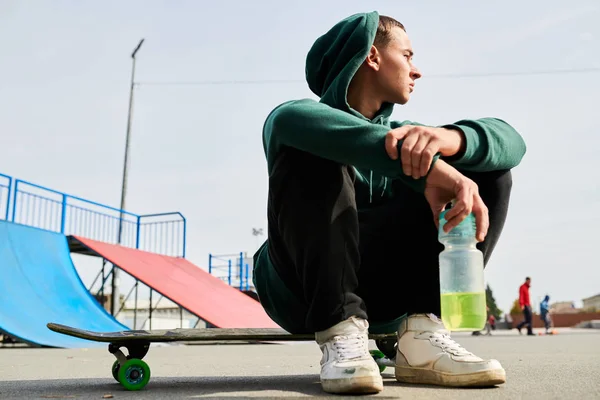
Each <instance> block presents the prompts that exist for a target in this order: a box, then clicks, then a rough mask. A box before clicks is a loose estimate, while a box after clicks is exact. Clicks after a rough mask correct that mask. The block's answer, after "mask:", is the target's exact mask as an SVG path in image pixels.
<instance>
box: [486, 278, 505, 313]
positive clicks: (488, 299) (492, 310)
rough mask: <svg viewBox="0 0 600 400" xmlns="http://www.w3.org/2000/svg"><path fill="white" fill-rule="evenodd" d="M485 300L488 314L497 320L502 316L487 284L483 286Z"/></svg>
mask: <svg viewBox="0 0 600 400" xmlns="http://www.w3.org/2000/svg"><path fill="white" fill-rule="evenodd" d="M485 302H486V304H487V306H488V307H489V309H490V314H491V315H493V316H494V317H496V320H499V319H500V318H501V317H502V310H501V309H499V308H498V305H497V304H496V299H494V295H493V293H492V288H490V285H489V284H488V285H487V287H486V288H485Z"/></svg>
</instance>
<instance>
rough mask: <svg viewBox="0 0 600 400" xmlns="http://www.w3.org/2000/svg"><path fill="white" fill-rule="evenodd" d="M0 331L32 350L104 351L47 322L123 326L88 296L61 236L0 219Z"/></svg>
mask: <svg viewBox="0 0 600 400" xmlns="http://www.w3.org/2000/svg"><path fill="white" fill-rule="evenodd" d="M0 274H1V275H0V331H1V332H2V333H5V334H8V335H11V336H13V337H15V338H17V339H19V340H21V341H23V342H26V343H28V344H30V345H34V346H47V347H66V348H81V347H106V346H105V344H103V343H96V342H92V341H88V340H83V339H78V338H72V337H69V336H65V335H61V334H58V333H55V332H52V331H51V330H49V329H48V328H47V327H46V324H47V323H48V322H56V323H60V324H64V325H70V326H75V327H78V328H82V329H90V330H95V331H119V330H127V329H128V328H127V327H126V326H124V325H122V324H121V323H119V322H118V321H116V320H115V319H114V318H113V317H112V316H111V315H110V314H109V313H108V312H106V311H105V310H104V309H103V308H102V307H101V306H100V304H99V303H98V302H97V301H96V299H94V297H92V295H91V294H90V293H89V292H88V290H87V289H86V287H85V286H84V285H83V282H82V281H81V279H80V278H79V275H78V273H77V270H76V269H75V266H74V265H73V261H72V260H71V255H70V251H69V246H68V241H67V238H66V236H64V235H62V234H60V233H54V232H50V231H46V230H42V229H38V228H32V227H29V226H25V225H19V224H15V223H10V222H6V221H0Z"/></svg>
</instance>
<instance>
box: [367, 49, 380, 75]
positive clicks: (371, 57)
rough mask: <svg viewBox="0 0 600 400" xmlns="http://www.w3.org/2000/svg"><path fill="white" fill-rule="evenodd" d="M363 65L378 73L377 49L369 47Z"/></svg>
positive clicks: (378, 58)
mask: <svg viewBox="0 0 600 400" xmlns="http://www.w3.org/2000/svg"><path fill="white" fill-rule="evenodd" d="M365 64H366V65H367V66H368V67H369V68H372V69H373V70H375V71H379V67H380V65H381V53H380V52H379V50H377V47H375V46H371V50H369V54H367V58H366V59H365Z"/></svg>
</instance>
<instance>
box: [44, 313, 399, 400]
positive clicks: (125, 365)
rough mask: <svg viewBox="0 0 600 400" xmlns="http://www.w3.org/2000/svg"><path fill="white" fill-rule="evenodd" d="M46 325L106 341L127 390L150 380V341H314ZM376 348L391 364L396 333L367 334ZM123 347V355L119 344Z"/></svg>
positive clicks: (285, 335)
mask: <svg viewBox="0 0 600 400" xmlns="http://www.w3.org/2000/svg"><path fill="white" fill-rule="evenodd" d="M47 327H48V329H50V330H52V331H54V332H57V333H60V334H63V335H68V336H73V337H77V338H80V339H86V340H91V341H95V342H105V343H108V351H109V352H110V353H112V354H113V355H114V356H115V357H116V358H117V360H116V361H115V362H114V364H113V366H112V375H113V377H114V378H115V380H117V382H119V383H121V385H123V387H124V388H125V389H127V390H140V389H142V388H144V387H145V386H146V384H147V383H148V382H149V380H150V367H148V364H146V363H145V362H144V361H142V359H143V358H144V357H145V356H146V354H147V353H148V350H149V349H150V343H158V342H202V341H205V342H209V341H248V342H280V341H314V340H315V335H314V334H291V333H289V332H287V331H285V330H283V329H278V328H197V329H196V328H193V329H190V328H176V329H162V330H158V329H157V330H126V331H116V332H95V331H90V330H85V329H79V328H75V327H71V326H67V325H61V324H56V323H48V324H47ZM369 339H372V340H375V342H376V343H377V346H378V348H380V349H381V350H383V351H384V352H385V354H388V357H386V355H385V354H384V352H382V351H380V350H371V356H372V357H373V358H374V359H375V361H376V362H377V364H378V365H379V370H380V371H381V372H383V370H384V369H385V367H387V366H394V361H393V360H391V358H393V357H389V355H390V354H395V350H394V345H395V342H396V333H381V334H373V333H370V334H369ZM123 347H125V348H126V349H127V352H128V354H127V355H125V354H124V353H123V352H122V351H121V348H123Z"/></svg>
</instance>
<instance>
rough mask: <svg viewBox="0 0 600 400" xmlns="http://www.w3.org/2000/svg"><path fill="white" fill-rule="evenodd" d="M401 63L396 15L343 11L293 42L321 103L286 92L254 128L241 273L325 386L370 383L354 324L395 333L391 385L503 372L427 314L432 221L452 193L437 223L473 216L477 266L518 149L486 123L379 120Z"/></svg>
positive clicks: (462, 380) (400, 87)
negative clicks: (255, 201)
mask: <svg viewBox="0 0 600 400" xmlns="http://www.w3.org/2000/svg"><path fill="white" fill-rule="evenodd" d="M412 58H413V49H412V47H411V43H410V40H409V39H408V36H407V34H406V31H405V29H404V27H403V26H402V25H401V24H400V23H399V22H398V21H396V20H394V19H392V18H389V17H384V16H381V17H380V16H379V15H378V13H377V12H371V13H363V14H356V15H353V16H350V17H348V18H346V19H344V20H342V21H340V22H339V23H337V24H336V25H335V26H334V27H333V28H331V30H329V31H328V32H327V33H325V34H324V35H323V36H321V37H320V38H318V39H317V41H316V42H315V43H314V45H313V46H312V48H311V49H310V51H309V53H308V56H307V60H306V79H307V81H308V85H309V87H310V89H311V90H312V91H313V92H314V93H315V94H316V95H317V96H319V97H320V101H318V102H317V101H314V100H310V99H302V100H294V101H289V102H286V103H284V104H282V105H280V106H278V107H276V108H275V110H273V111H272V112H271V113H270V115H269V116H268V118H267V120H266V122H265V125H264V129H263V145H264V150H265V154H266V158H267V166H268V172H269V195H268V208H267V214H268V223H269V226H268V240H267V241H266V242H265V243H264V244H263V246H261V248H260V249H259V250H258V252H257V253H256V254H255V262H254V268H255V270H254V284H255V287H256V289H257V292H258V295H259V298H260V301H261V303H262V305H263V307H264V308H265V310H266V312H267V313H268V314H269V315H270V316H271V318H273V320H274V321H276V322H277V323H278V324H279V325H280V326H281V327H283V328H284V329H286V330H287V331H289V332H292V333H301V332H303V333H306V332H310V333H315V339H316V341H317V343H318V344H319V346H320V348H321V350H322V353H323V355H322V359H321V384H322V387H323V389H324V390H325V391H327V392H332V393H349V392H362V393H374V392H379V391H381V390H382V389H383V384H382V379H381V375H380V373H379V371H378V368H377V365H376V364H375V362H374V360H373V359H372V357H370V355H369V351H368V348H367V346H368V332H369V331H371V332H374V333H377V332H397V335H398V348H397V355H396V361H395V362H396V369H395V370H396V372H395V373H396V378H397V380H398V381H401V382H412V383H429V384H440V385H447V386H487V385H494V384H499V383H502V382H504V381H505V372H504V370H503V369H502V367H501V365H500V364H499V363H498V361H496V360H482V359H481V358H479V357H477V356H475V355H473V354H472V353H470V352H468V351H467V350H465V349H464V348H462V347H461V346H460V345H458V344H457V343H456V342H454V341H453V340H452V339H451V338H450V336H449V333H448V332H447V331H446V330H444V326H443V324H442V323H441V322H440V320H439V319H438V318H437V317H436V316H439V315H440V293H439V275H438V274H439V271H438V256H439V253H440V251H441V250H442V246H441V244H440V243H439V242H438V240H437V217H438V215H439V214H440V212H441V211H442V210H443V209H444V208H445V206H446V205H447V204H448V203H450V202H451V201H452V200H455V203H454V206H453V207H452V210H451V211H449V212H448V215H447V220H448V223H447V225H446V226H445V229H446V230H450V229H451V228H453V227H455V226H456V225H457V224H458V223H460V221H462V220H463V219H464V218H465V216H467V215H468V214H469V213H471V212H473V213H474V214H475V216H476V220H477V238H478V240H479V241H481V242H480V243H478V246H479V248H480V249H481V250H482V251H483V253H484V255H485V257H484V259H485V262H486V263H487V261H488V260H489V258H490V255H491V253H492V250H493V248H494V246H495V245H496V243H497V241H498V238H499V236H500V232H501V230H502V227H503V225H504V221H505V218H506V214H507V208H508V202H509V195H510V190H511V183H512V182H511V174H510V169H511V168H513V167H515V166H516V165H518V164H519V162H520V161H521V158H522V157H523V155H524V154H525V144H524V142H523V140H522V139H521V137H520V136H519V134H518V133H517V132H516V131H515V130H514V129H513V128H512V127H510V126H509V125H508V124H506V123H505V122H503V121H501V120H498V119H494V118H485V119H480V120H475V121H473V120H463V121H459V122H457V123H454V124H449V125H446V126H442V127H429V126H424V125H421V124H417V123H415V122H409V121H404V122H398V121H390V120H389V117H390V115H391V113H392V109H393V107H394V104H406V103H407V102H408V100H409V98H410V94H411V92H412V91H413V90H414V87H415V81H416V80H417V79H419V78H420V77H421V73H420V72H419V71H418V70H417V68H416V67H415V66H414V65H413V63H412ZM488 228H489V229H488ZM484 239H485V240H484Z"/></svg>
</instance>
